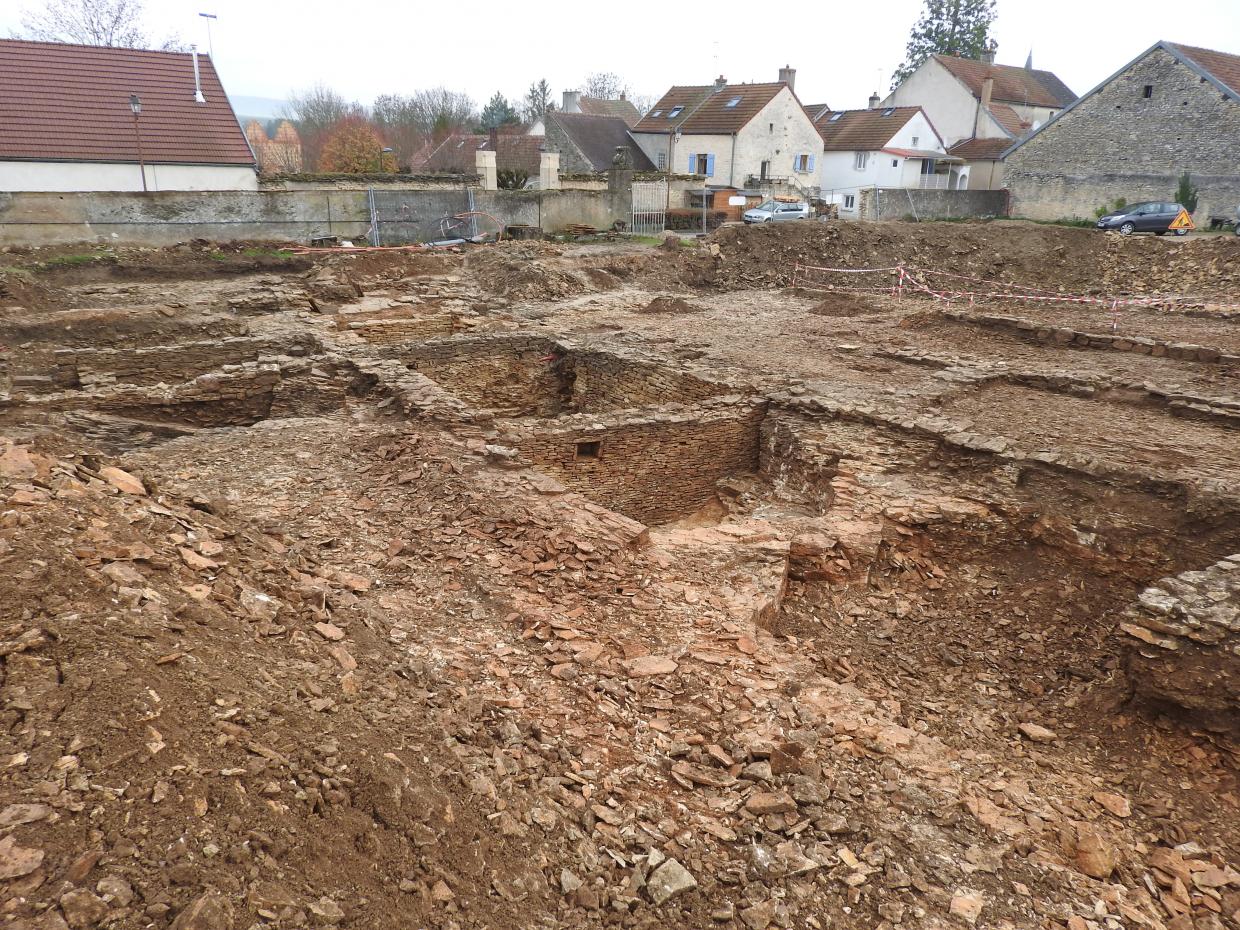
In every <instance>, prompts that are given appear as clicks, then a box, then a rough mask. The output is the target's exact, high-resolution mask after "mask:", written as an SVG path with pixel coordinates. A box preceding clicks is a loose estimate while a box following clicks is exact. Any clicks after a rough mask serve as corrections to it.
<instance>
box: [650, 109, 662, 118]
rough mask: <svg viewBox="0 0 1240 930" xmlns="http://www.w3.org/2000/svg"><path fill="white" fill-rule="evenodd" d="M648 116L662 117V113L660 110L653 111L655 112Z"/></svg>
mask: <svg viewBox="0 0 1240 930" xmlns="http://www.w3.org/2000/svg"><path fill="white" fill-rule="evenodd" d="M650 115H651V117H655V116H662V115H663V111H662V110H655V111H654V112H653V113H651V114H650Z"/></svg>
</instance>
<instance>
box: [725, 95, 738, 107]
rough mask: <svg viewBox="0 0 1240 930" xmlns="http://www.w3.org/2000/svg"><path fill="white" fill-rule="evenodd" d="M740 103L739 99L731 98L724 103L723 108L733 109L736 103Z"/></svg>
mask: <svg viewBox="0 0 1240 930" xmlns="http://www.w3.org/2000/svg"><path fill="white" fill-rule="evenodd" d="M740 102H741V98H740V97H733V98H732V99H731V100H729V101H728V102H727V103H725V104H724V106H725V107H734V106H736V105H737V104H738V103H740Z"/></svg>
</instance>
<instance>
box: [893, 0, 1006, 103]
mask: <svg viewBox="0 0 1240 930" xmlns="http://www.w3.org/2000/svg"><path fill="white" fill-rule="evenodd" d="M925 3H926V7H925V9H924V10H922V13H921V19H919V20H917V24H916V25H915V26H913V31H912V33H911V34H910V36H909V40H908V46H907V49H906V51H905V57H904V64H902V65H900V67H899V68H897V69H896V72H895V74H894V75H893V76H892V79H891V87H892V90H894V89H895V88H896V87H898V86H899V85H900V83H901V82H902V81H903V80H905V78H907V77H908V76H909V75H910V74H912V73H913V72H914V71H916V70H917V69H918V68H919V67H920V66H921V64H922V62H924V61H925V60H926V59H927V58H929V57H930V56H931V55H954V56H956V57H957V58H981V57H982V55H983V53H985V52H986V51H988V50H992V49H993V48H994V42H993V41H992V40H991V38H990V27H991V26H992V25H993V24H994V21H995V0H925Z"/></svg>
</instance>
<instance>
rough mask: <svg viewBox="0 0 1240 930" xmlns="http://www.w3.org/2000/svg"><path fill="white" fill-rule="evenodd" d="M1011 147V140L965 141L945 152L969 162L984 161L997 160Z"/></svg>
mask: <svg viewBox="0 0 1240 930" xmlns="http://www.w3.org/2000/svg"><path fill="white" fill-rule="evenodd" d="M1011 146H1012V140H1011V139H965V140H964V141H963V142H957V143H956V144H955V145H953V146H952V147H951V148H950V149H948V150H947V151H948V153H949V154H952V155H959V156H960V157H961V158H965V159H968V160H970V161H986V160H998V159H999V158H1001V157H1002V155H1003V153H1004V152H1006V151H1007V150H1008V149H1009V148H1010V147H1011Z"/></svg>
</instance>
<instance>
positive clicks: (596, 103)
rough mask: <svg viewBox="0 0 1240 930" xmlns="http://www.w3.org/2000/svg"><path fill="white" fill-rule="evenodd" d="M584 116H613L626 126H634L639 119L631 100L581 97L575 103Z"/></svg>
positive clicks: (639, 115)
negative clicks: (622, 121)
mask: <svg viewBox="0 0 1240 930" xmlns="http://www.w3.org/2000/svg"><path fill="white" fill-rule="evenodd" d="M577 104H578V106H580V107H581V112H582V114H584V115H585V116H614V117H617V118H619V119H622V120H624V123H625V125H626V126H635V125H636V124H637V121H638V120H639V119H641V114H640V113H638V112H637V107H635V106H634V105H633V101H631V100H602V99H599V98H597V97H582V98H581V99H580V100H578V101H577Z"/></svg>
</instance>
